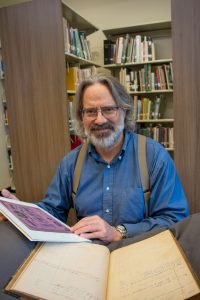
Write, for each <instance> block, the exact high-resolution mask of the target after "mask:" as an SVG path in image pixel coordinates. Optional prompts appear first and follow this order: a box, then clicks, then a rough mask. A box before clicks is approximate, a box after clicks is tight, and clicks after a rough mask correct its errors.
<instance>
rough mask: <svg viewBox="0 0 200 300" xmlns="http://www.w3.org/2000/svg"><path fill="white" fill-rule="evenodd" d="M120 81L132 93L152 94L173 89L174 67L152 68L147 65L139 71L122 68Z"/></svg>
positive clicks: (169, 65) (166, 65)
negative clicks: (152, 92)
mask: <svg viewBox="0 0 200 300" xmlns="http://www.w3.org/2000/svg"><path fill="white" fill-rule="evenodd" d="M119 80H120V82H121V83H122V84H123V85H124V86H125V87H126V89H127V91H129V92H131V91H133V92H138V91H140V92H151V91H157V90H172V89H173V65H172V62H171V63H169V64H163V65H158V66H152V65H150V64H145V65H144V67H142V68H141V69H139V70H129V69H127V68H121V70H120V72H119Z"/></svg>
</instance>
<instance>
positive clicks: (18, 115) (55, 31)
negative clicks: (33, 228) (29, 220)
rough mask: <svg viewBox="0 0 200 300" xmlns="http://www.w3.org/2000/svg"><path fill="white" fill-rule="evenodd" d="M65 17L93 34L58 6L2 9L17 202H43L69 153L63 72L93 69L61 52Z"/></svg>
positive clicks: (55, 0) (55, 2)
mask: <svg viewBox="0 0 200 300" xmlns="http://www.w3.org/2000/svg"><path fill="white" fill-rule="evenodd" d="M63 17H64V18H66V19H67V20H68V22H69V24H70V26H72V27H73V28H76V29H78V30H80V31H82V32H83V31H84V32H85V34H86V36H87V35H88V34H92V33H93V32H95V31H96V30H97V28H96V27H95V26H93V25H92V24H90V23H89V22H87V20H85V19H84V18H82V17H81V16H80V15H79V14H77V13H76V12H75V11H74V10H72V9H71V8H70V7H69V6H68V5H65V4H64V3H63V2H62V1H60V0H34V1H28V2H26V3H21V4H18V5H13V6H9V7H4V8H1V9H0V36H1V37H2V46H3V47H2V49H3V51H2V55H3V59H4V62H5V94H6V100H7V102H6V105H7V111H8V115H9V133H10V142H11V145H12V158H13V165H14V168H13V177H14V182H15V185H16V191H17V196H18V197H19V198H21V199H23V200H24V201H31V202H37V201H38V200H40V199H41V198H43V197H44V195H45V192H46V190H47V187H48V185H49V183H50V181H51V179H52V177H53V175H54V174H55V170H56V167H57V165H58V163H59V161H60V160H61V159H62V157H63V156H64V155H65V154H66V153H67V152H68V151H70V149H71V134H70V128H69V122H68V116H69V107H68V103H67V101H68V100H67V99H68V95H70V94H71V95H74V94H75V90H70V89H68V88H67V86H66V67H71V66H74V65H77V66H78V67H79V68H80V69H85V68H88V67H89V66H97V65H96V64H95V63H94V62H93V61H92V59H91V58H90V59H88V58H87V59H86V58H84V57H79V56H78V55H75V54H74V53H70V52H69V53H68V52H67V51H66V49H65V41H64V29H63Z"/></svg>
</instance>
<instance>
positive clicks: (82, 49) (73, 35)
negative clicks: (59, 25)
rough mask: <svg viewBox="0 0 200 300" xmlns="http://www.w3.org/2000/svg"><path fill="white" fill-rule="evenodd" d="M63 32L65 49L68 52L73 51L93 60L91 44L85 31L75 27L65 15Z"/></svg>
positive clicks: (79, 55)
mask: <svg viewBox="0 0 200 300" xmlns="http://www.w3.org/2000/svg"><path fill="white" fill-rule="evenodd" d="M63 32H64V45H65V51H66V52H67V53H71V54H73V55H76V56H78V57H80V58H84V59H87V60H92V53H91V49H90V44H89V41H88V40H87V38H86V35H85V32H83V31H79V29H78V28H73V27H72V26H71V25H70V23H69V22H68V20H67V19H65V18H64V17H63Z"/></svg>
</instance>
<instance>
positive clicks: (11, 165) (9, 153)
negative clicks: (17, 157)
mask: <svg viewBox="0 0 200 300" xmlns="http://www.w3.org/2000/svg"><path fill="white" fill-rule="evenodd" d="M7 153H8V162H9V169H10V170H13V159H12V153H11V149H10V148H9V149H8V150H7Z"/></svg>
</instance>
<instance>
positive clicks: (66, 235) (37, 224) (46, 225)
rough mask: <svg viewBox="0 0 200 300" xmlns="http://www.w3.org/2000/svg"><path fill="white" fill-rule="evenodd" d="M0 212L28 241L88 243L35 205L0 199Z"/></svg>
mask: <svg viewBox="0 0 200 300" xmlns="http://www.w3.org/2000/svg"><path fill="white" fill-rule="evenodd" d="M0 212H1V213H2V214H3V215H4V216H5V217H6V218H7V219H8V220H9V221H10V222H11V223H12V224H13V225H14V226H15V227H16V228H17V229H18V230H20V231H21V232H22V233H23V234H24V235H25V236H26V237H27V238H28V239H29V240H30V241H45V242H47V241H48V242H70V243H71V242H85V241H88V242H89V240H86V239H84V238H82V237H80V236H78V235H76V234H74V233H72V232H71V231H70V227H69V226H67V225H66V224H64V223H63V222H61V221H60V220H58V219H57V218H55V217H54V216H52V215H51V214H49V213H48V212H46V211H45V210H44V209H42V208H41V207H39V206H37V205H36V204H33V203H28V202H22V201H19V200H14V199H12V200H11V199H7V198H4V197H0Z"/></svg>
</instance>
